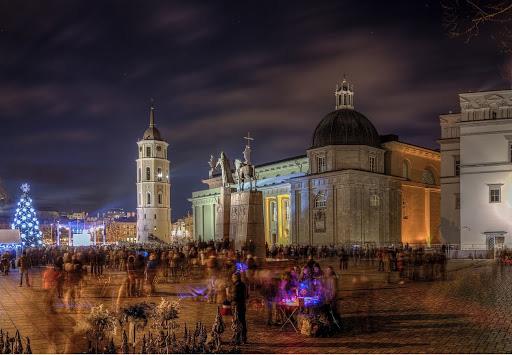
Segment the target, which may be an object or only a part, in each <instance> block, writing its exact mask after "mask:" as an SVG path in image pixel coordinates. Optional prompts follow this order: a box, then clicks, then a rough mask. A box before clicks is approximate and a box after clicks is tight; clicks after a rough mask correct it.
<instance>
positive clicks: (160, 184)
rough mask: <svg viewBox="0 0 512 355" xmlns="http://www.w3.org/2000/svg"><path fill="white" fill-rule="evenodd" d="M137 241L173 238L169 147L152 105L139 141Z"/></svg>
mask: <svg viewBox="0 0 512 355" xmlns="http://www.w3.org/2000/svg"><path fill="white" fill-rule="evenodd" d="M137 146H138V151H139V158H138V159H137V242H138V243H147V242H148V241H151V240H153V239H154V238H156V239H159V240H161V241H164V242H167V243H170V242H171V183H170V180H169V160H168V159H167V147H168V146H169V144H168V143H167V142H165V141H164V140H163V138H162V136H161V134H160V131H159V130H158V129H157V128H156V126H155V112H154V108H153V106H151V112H150V118H149V127H148V129H146V131H145V132H144V136H143V138H142V139H141V140H139V141H138V142H137Z"/></svg>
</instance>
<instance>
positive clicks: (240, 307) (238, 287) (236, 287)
mask: <svg viewBox="0 0 512 355" xmlns="http://www.w3.org/2000/svg"><path fill="white" fill-rule="evenodd" d="M231 279H232V280H233V285H231V287H230V288H229V291H228V292H229V293H228V298H229V300H230V301H231V307H232V308H236V311H237V313H238V318H239V319H240V322H241V323H242V342H243V343H245V344H247V322H246V320H245V312H246V307H245V301H246V299H247V296H248V295H247V288H246V287H245V284H244V283H243V282H242V281H241V280H240V274H239V273H236V272H235V273H234V274H233V275H232V276H231Z"/></svg>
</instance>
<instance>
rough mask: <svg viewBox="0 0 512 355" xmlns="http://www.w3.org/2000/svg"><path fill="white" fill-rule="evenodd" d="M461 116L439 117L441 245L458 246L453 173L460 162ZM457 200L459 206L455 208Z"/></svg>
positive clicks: (457, 180)
mask: <svg viewBox="0 0 512 355" xmlns="http://www.w3.org/2000/svg"><path fill="white" fill-rule="evenodd" d="M460 120H461V114H460V113H459V114H449V115H440V116H439V121H440V124H441V139H440V140H439V141H438V143H439V145H440V147H441V240H442V242H443V243H448V244H460V243H461V240H460V233H461V231H460V230H461V224H460V206H461V205H462V200H463V198H462V196H461V193H460V175H459V176H457V175H456V172H455V161H456V160H459V162H460V161H461V151H460V127H459V125H458V123H459V122H460ZM457 199H459V204H458V206H457Z"/></svg>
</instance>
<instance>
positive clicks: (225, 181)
mask: <svg viewBox="0 0 512 355" xmlns="http://www.w3.org/2000/svg"><path fill="white" fill-rule="evenodd" d="M219 165H220V168H221V169H222V186H223V187H230V186H231V184H234V183H235V181H234V180H233V176H232V175H231V167H230V165H229V159H228V158H227V157H226V154H224V152H221V153H220V158H219V160H217V164H216V165H215V168H217V167H218V166H219Z"/></svg>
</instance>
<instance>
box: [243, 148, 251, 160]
mask: <svg viewBox="0 0 512 355" xmlns="http://www.w3.org/2000/svg"><path fill="white" fill-rule="evenodd" d="M244 159H245V162H244V163H245V164H247V165H251V147H249V146H248V145H246V146H245V150H244Z"/></svg>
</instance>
